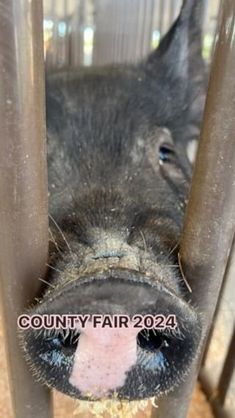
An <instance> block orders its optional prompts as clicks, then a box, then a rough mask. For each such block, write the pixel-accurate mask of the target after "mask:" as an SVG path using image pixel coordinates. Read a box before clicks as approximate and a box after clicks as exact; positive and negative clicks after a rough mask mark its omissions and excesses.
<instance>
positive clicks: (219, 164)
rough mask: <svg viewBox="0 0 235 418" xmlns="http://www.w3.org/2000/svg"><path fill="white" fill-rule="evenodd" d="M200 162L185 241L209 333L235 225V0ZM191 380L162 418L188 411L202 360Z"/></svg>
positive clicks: (224, 14) (224, 22)
mask: <svg viewBox="0 0 235 418" xmlns="http://www.w3.org/2000/svg"><path fill="white" fill-rule="evenodd" d="M221 8H222V9H221V14H220V16H221V22H220V31H219V36H218V40H217V44H216V49H215V54H214V59H213V64H212V70H211V77H210V82H209V89H208V95H207V101H206V108H205V113H204V122H203V127H202V132H201V139H200V144H199V150H198V154H197V161H196V164H195V169H194V173H193V179H192V187H191V191H190V196H189V203H188V207H187V212H186V217H185V225H184V230H183V234H182V242H181V249H180V254H181V259H182V268H183V271H184V274H185V276H186V278H187V280H188V282H189V283H190V286H191V288H192V294H191V295H190V299H191V300H192V302H193V303H194V304H195V305H197V307H198V311H199V312H202V316H203V325H204V332H203V338H202V347H203V345H204V342H205V337H206V335H207V334H208V330H209V328H210V326H211V323H212V320H213V315H214V310H215V306H216V302H217V299H218V296H219V292H220V288H221V284H222V280H223V277H224V274H225V269H226V265H227V262H228V257H229V252H230V249H231V245H232V240H233V235H234V229H235V210H234V208H235V77H234V68H235V3H234V1H233V0H226V1H223V2H222V4H221ZM201 356H202V349H201V353H199V356H198V359H197V360H196V361H195V362H194V364H193V365H192V369H191V372H190V375H189V376H188V378H187V380H186V382H185V384H184V385H183V386H181V388H179V389H177V391H174V392H172V394H170V395H169V396H168V398H167V399H165V400H162V401H161V402H160V403H159V408H158V410H157V412H156V414H155V415H153V416H156V417H158V418H164V417H166V416H167V417H168V418H184V417H185V416H186V415H187V409H188V404H189V401H190V397H191V393H192V389H193V387H194V383H195V380H196V377H197V374H198V370H199V365H200V359H201Z"/></svg>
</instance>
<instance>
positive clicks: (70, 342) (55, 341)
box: [45, 330, 80, 356]
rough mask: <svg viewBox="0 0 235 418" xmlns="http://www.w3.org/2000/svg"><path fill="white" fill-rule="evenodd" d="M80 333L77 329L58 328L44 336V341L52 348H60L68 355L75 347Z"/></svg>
mask: <svg viewBox="0 0 235 418" xmlns="http://www.w3.org/2000/svg"><path fill="white" fill-rule="evenodd" d="M79 336H80V333H79V332H78V331H77V330H58V331H56V332H55V333H54V335H49V336H47V337H46V339H45V342H46V343H47V344H48V345H49V346H50V347H51V348H52V349H53V348H56V349H59V350H61V351H62V352H63V353H64V354H65V355H67V356H70V355H72V354H73V353H74V351H75V350H76V348H77V344H78V340H79Z"/></svg>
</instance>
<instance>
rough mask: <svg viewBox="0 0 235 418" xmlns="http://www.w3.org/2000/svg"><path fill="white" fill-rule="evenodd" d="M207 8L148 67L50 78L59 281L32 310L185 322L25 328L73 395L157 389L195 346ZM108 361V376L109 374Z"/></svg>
mask: <svg viewBox="0 0 235 418" xmlns="http://www.w3.org/2000/svg"><path fill="white" fill-rule="evenodd" d="M199 15H200V1H196V0H189V1H186V2H185V3H184V5H183V8H182V11H181V14H180V17H179V18H178V20H177V21H176V23H175V24H174V25H173V27H172V28H171V30H170V32H169V33H168V34H167V35H166V37H165V38H164V39H163V41H162V42H161V44H160V47H159V48H158V50H157V51H154V52H153V53H152V54H151V55H150V56H149V57H148V58H147V59H146V60H145V61H143V62H141V63H140V64H138V65H133V66H113V67H108V68H107V67H106V68H98V69H97V68H94V69H93V68H91V69H79V71H75V70H71V71H70V70H66V71H64V72H60V73H55V74H52V75H50V76H49V77H48V79H47V85H46V95H47V97H46V109H47V136H48V169H49V195H50V196H49V202H50V215H51V216H50V231H51V235H50V244H51V250H50V260H49V264H50V265H51V268H50V269H49V271H48V275H47V278H46V280H47V281H48V282H50V283H51V284H52V286H53V287H52V286H51V285H50V286H48V288H47V289H46V290H45V292H44V294H43V297H42V299H41V302H40V303H39V304H37V305H36V306H35V307H34V308H31V309H30V313H31V314H33V313H44V314H45V313H57V314H61V313H70V314H71V313H76V314H78V313H79V314H84V313H89V314H97V313H98V314H116V313H119V314H120V313H123V314H127V315H130V316H131V315H133V314H135V313H138V314H146V313H152V314H159V313H160V314H163V315H167V314H175V315H176V317H177V321H178V330H177V332H171V331H170V330H168V331H165V332H159V331H158V332H155V333H154V332H153V331H150V333H149V336H147V335H146V334H147V333H146V332H145V331H142V332H141V333H139V334H138V335H135V334H133V336H132V339H131V338H130V339H129V340H125V338H128V336H126V335H124V334H123V335H122V334H121V333H118V332H117V333H116V334H115V335H114V334H113V337H112V338H116V340H112V338H110V336H111V335H112V334H107V333H106V334H105V333H104V334H102V330H101V331H100V333H101V334H100V335H96V334H94V335H92V334H91V331H89V332H90V334H89V333H88V331H87V335H86V333H85V332H84V333H83V332H82V331H81V332H80V333H79V334H80V336H79V338H77V334H76V335H75V333H73V332H72V331H71V330H70V331H69V330H68V332H67V335H66V336H63V334H62V333H57V334H53V333H52V332H51V333H50V332H47V333H46V332H44V333H43V332H40V333H39V332H38V331H34V330H27V331H24V332H22V334H21V339H22V343H23V348H24V350H25V352H26V358H27V359H28V360H29V362H30V364H31V365H32V368H33V370H34V373H35V374H36V376H38V378H39V379H40V380H41V381H42V382H44V383H46V384H48V385H49V386H52V387H55V388H57V389H58V390H60V391H62V392H64V393H66V394H68V395H70V396H74V397H77V398H80V399H93V398H99V397H102V396H106V397H112V396H114V395H115V396H117V397H119V398H126V399H130V400H132V399H142V398H146V397H150V396H153V395H157V396H158V395H161V394H163V393H167V392H168V391H170V390H172V389H173V388H174V387H175V386H176V385H178V384H179V383H180V382H181V381H182V380H183V379H184V376H185V375H186V374H187V372H188V370H189V367H190V364H191V362H192V360H193V359H194V358H195V356H196V353H197V349H198V345H199V342H200V335H201V320H200V319H199V314H198V313H197V310H196V308H195V307H192V306H191V305H190V303H189V299H190V294H189V290H188V289H187V286H186V285H185V282H184V280H183V278H182V276H181V273H180V269H179V264H178V258H177V254H178V243H179V240H180V234H181V228H182V221H183V216H184V211H185V204H186V198H187V193H188V188H189V182H190V177H191V165H190V163H189V160H188V158H187V152H186V149H187V145H188V144H189V142H190V141H191V140H194V139H195V138H197V136H198V133H199V127H200V122H201V117H202V110H203V101H204V93H205V91H204V90H205V88H204V66H203V61H202V59H201V55H200V30H199V26H200V24H199V23H198V20H199V18H198V16H199ZM130 335H131V334H130ZM89 338H90V340H91V338H93V340H92V341H93V342H92V343H90V340H89ZM104 338H105V339H106V340H105V341H106V343H105V344H106V346H105V345H104V346H103V345H102V341H103V339H104ZM109 339H111V342H107V341H109ZM79 341H80V344H81V346H79ZM112 341H113V345H112ZM114 346H115V348H116V350H115V354H113V355H114V358H115V362H114V363H112V361H111V358H110V355H112V349H111V348H112V347H114ZM82 347H85V348H82ZM87 347H88V348H87ZM105 347H106V348H105ZM125 347H126V349H127V350H129V351H128V353H127V354H125ZM128 347H129V348H128ZM79 350H80V351H79ZM82 350H83V351H82ZM75 351H76V356H75ZM81 351H82V352H81ZM100 353H101V354H100ZM108 353H109V354H108ZM110 353H111V354H110ZM119 353H120V356H119ZM98 354H99V355H100V356H101V357H102V356H103V357H102V362H101V364H104V366H103V368H102V370H98V369H97V368H98V366H97V364H98V363H99V358H98V357H97V356H98ZM108 356H109V357H108ZM75 357H76V361H75ZM106 357H107V358H106ZM126 357H127V358H126ZM83 359H84V362H83V363H79V361H80V362H82V361H83ZM92 359H93V360H92ZM86 362H87V363H86ZM125 362H126V363H125ZM109 363H110V368H111V376H110V375H109V376H108V373H107V376H108V377H107V376H106V375H105V376H102V373H104V371H105V372H107V370H106V369H107V367H106V364H109ZM86 364H87V365H88V366H89V371H88V369H87V373H86ZM125 364H127V366H126V365H125ZM114 365H115V367H114ZM128 365H129V366H128ZM88 366H87V367H88ZM92 367H94V370H93V369H92ZM114 369H115V370H114ZM79 370H80V371H81V370H82V372H81V373H83V374H85V376H83V375H80V374H79V373H80V372H79ZM112 374H113V375H112ZM114 374H115V377H114ZM92 376H94V379H93V380H94V382H93V384H94V385H93V386H92V383H91V381H92ZM97 376H99V387H98V388H97V387H95V385H96V383H97V382H96V377H97ZM89 379H90V380H89ZM97 379H98V377H97ZM103 381H105V383H102V382H103ZM74 382H75V383H74ZM102 385H103V386H102ZM115 385H116V386H115ZM84 388H85V389H84Z"/></svg>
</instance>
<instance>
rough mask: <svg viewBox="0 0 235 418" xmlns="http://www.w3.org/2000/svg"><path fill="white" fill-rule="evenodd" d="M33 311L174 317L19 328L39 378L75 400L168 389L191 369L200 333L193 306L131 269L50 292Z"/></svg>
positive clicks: (140, 394) (153, 393)
mask: <svg viewBox="0 0 235 418" xmlns="http://www.w3.org/2000/svg"><path fill="white" fill-rule="evenodd" d="M68 307H69V309H68ZM33 314H60V315H61V314H79V315H86V314H89V315H95V314H102V315H106V314H109V315H117V314H118V315H120V314H125V315H128V316H129V317H133V315H136V314H139V315H147V314H151V315H154V316H155V315H159V314H161V315H163V316H165V317H167V316H168V315H170V314H172V315H175V317H176V321H177V327H176V328H175V329H170V328H166V329H163V330H159V329H150V330H147V329H142V330H140V329H138V328H135V327H134V326H131V327H129V328H125V327H124V328H122V327H121V328H109V327H105V328H101V327H97V328H94V327H93V326H92V325H91V322H88V323H87V325H86V326H85V328H76V329H67V330H45V329H42V330H40V331H38V330H34V329H28V330H25V331H21V341H22V345H23V349H24V351H25V353H26V359H27V360H28V361H29V363H30V364H31V366H32V369H33V371H34V373H35V375H36V376H37V377H38V378H39V380H41V381H42V382H44V383H46V384H47V385H49V386H51V387H54V388H56V389H58V390H59V391H61V392H63V393H65V394H67V395H70V396H73V397H76V398H78V399H89V400H95V399H101V398H112V397H115V398H119V399H128V400H138V399H144V398H148V397H151V396H159V395H161V394H163V393H167V392H169V391H170V390H172V389H174V387H175V386H177V385H178V384H179V383H180V382H181V381H182V380H183V379H184V376H185V375H186V374H187V372H188V370H189V368H190V365H191V363H192V361H193V359H194V358H195V356H196V354H197V349H198V345H199V342H200V337H201V325H200V321H199V318H198V315H197V313H196V312H195V311H194V309H192V308H191V307H190V306H189V305H188V304H187V303H186V302H185V301H183V300H182V299H181V298H180V297H179V296H178V295H176V294H175V293H174V292H172V291H171V290H169V289H168V288H166V287H165V286H164V285H163V283H160V282H158V281H157V280H152V281H151V280H150V279H149V277H148V278H147V277H145V276H144V275H141V274H138V273H136V272H130V271H129V272H127V271H125V272H124V271H112V272H111V271H108V272H103V273H100V274H99V275H97V274H96V276H95V277H89V278H88V277H83V278H79V280H78V281H74V282H73V283H70V284H68V285H66V286H63V288H61V289H59V288H58V289H57V290H55V291H52V292H50V293H49V294H48V296H46V297H45V298H44V300H43V302H42V303H41V304H39V305H38V306H37V307H36V308H35V309H34V310H32V311H30V315H33Z"/></svg>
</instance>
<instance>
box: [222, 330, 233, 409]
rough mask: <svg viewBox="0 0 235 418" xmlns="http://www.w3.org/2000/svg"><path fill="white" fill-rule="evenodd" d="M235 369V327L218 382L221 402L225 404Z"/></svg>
mask: <svg viewBox="0 0 235 418" xmlns="http://www.w3.org/2000/svg"><path fill="white" fill-rule="evenodd" d="M234 370H235V329H234V330H233V335H232V338H231V341H230V344H229V348H228V353H227V356H226V359H225V363H224V367H223V371H222V373H221V376H220V380H219V383H218V396H219V399H220V402H221V403H222V404H224V402H225V399H226V395H227V392H228V388H229V384H230V382H231V379H232V375H233V373H234Z"/></svg>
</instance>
